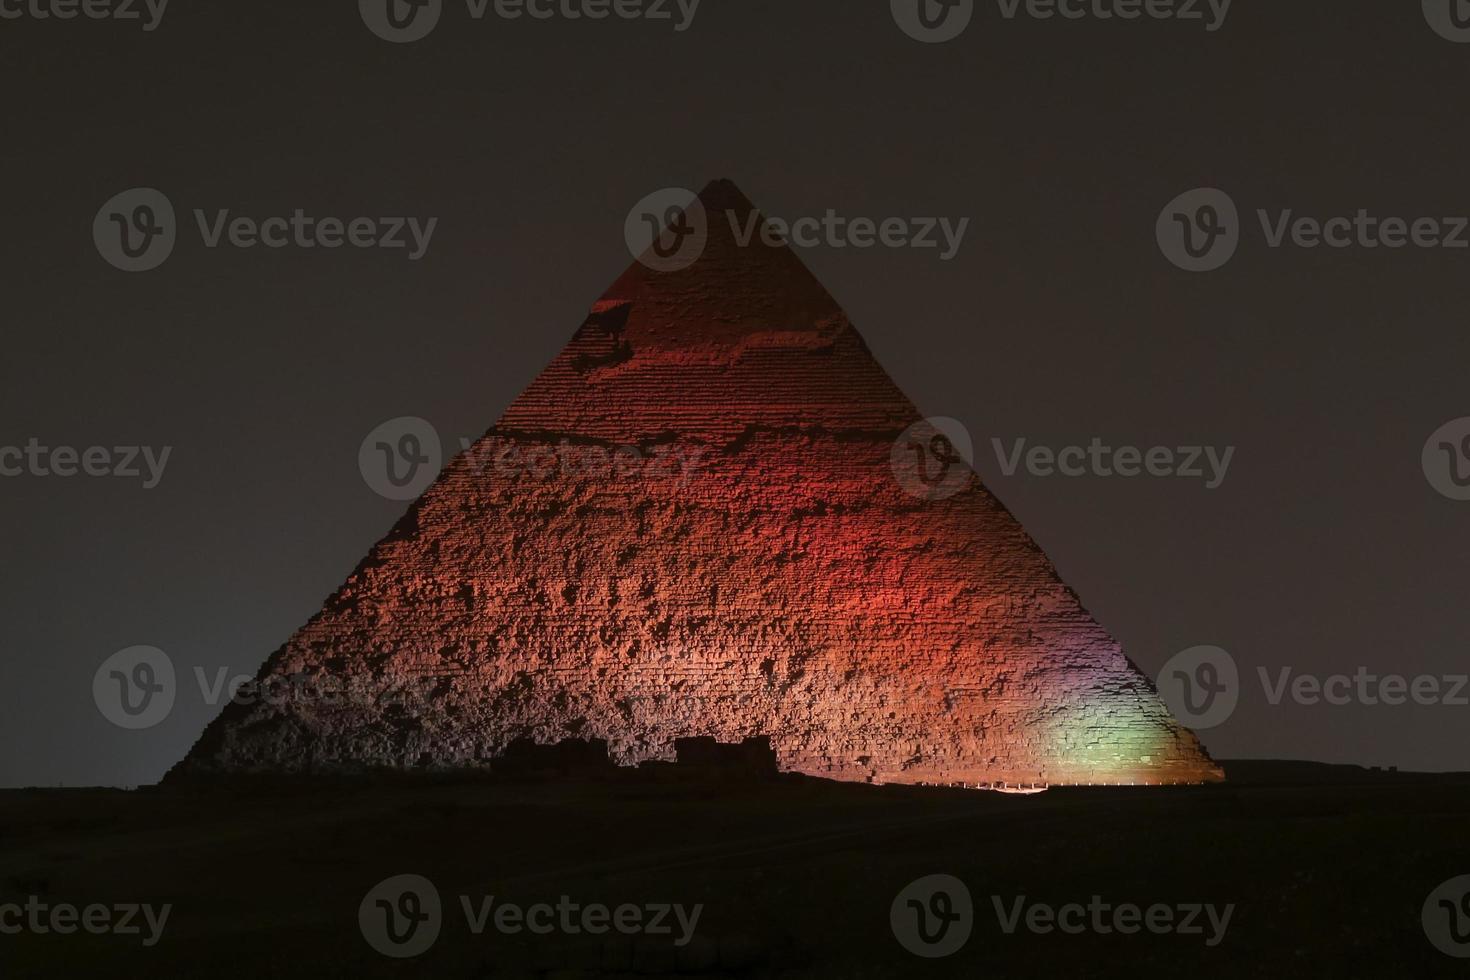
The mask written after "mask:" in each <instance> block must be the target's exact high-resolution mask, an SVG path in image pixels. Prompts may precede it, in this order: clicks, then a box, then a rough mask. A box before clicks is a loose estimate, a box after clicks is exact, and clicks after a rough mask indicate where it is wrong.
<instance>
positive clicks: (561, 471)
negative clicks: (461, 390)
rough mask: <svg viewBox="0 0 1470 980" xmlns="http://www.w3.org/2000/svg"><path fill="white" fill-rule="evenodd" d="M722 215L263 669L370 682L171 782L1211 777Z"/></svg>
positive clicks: (800, 276)
mask: <svg viewBox="0 0 1470 980" xmlns="http://www.w3.org/2000/svg"><path fill="white" fill-rule="evenodd" d="M700 198H701V203H702V204H703V209H704V219H705V220H704V225H705V227H706V228H707V238H706V237H705V236H701V244H702V246H703V248H702V251H700V252H699V254H698V256H697V258H695V259H694V260H693V261H692V262H691V263H690V264H688V265H687V266H685V267H683V268H674V267H673V266H677V265H679V264H680V263H678V262H673V263H670V262H663V261H659V256H657V255H655V256H653V257H652V259H651V261H650V262H649V263H648V264H644V263H635V264H634V265H633V266H632V268H630V269H629V270H628V271H627V272H626V273H624V274H623V276H622V277H621V278H620V279H618V281H617V282H616V283H614V284H613V286H612V288H611V289H609V290H608V292H607V293H606V295H604V296H603V298H602V299H601V300H599V301H598V302H597V303H596V304H595V306H594V307H593V310H592V313H591V315H590V316H589V318H588V319H587V321H586V322H585V323H584V324H583V325H582V327H581V329H579V330H578V331H577V333H576V335H575V336H574V337H573V339H572V340H571V342H570V343H569V344H568V345H567V347H566V348H565V349H564V350H563V351H562V352H561V354H560V355H559V356H558V357H557V358H556V359H555V361H553V362H552V364H551V365H550V366H548V367H547V368H546V369H545V371H543V372H542V374H541V375H540V376H539V377H538V378H537V379H536V380H535V381H534V382H532V383H531V385H530V387H529V388H527V389H526V391H525V392H524V393H522V394H521V396H520V397H519V398H518V399H516V401H515V402H514V403H513V404H512V405H511V406H510V408H509V409H508V410H507V411H506V413H505V415H504V417H503V418H501V419H500V421H499V422H498V423H497V424H496V425H495V427H494V428H492V429H491V430H490V431H489V433H487V434H486V435H485V436H484V438H483V439H482V440H481V441H480V442H479V443H477V444H476V445H475V446H474V447H472V448H471V449H470V450H469V451H467V452H466V453H464V454H463V455H461V456H460V457H458V458H457V459H455V460H454V461H453V462H452V463H450V464H449V466H448V467H446V469H445V471H444V472H443V473H442V474H441V476H440V477H439V479H438V481H437V482H436V483H435V484H434V485H433V486H432V487H431V488H430V489H429V490H428V491H427V492H425V493H424V495H423V496H422V497H421V498H420V499H419V500H418V501H417V502H416V503H415V504H414V505H413V506H412V508H411V509H410V510H409V512H408V514H407V515H406V516H405V517H404V518H403V520H402V521H401V522H400V523H399V525H398V526H397V527H396V528H395V529H394V530H393V532H392V533H391V534H390V535H389V536H388V537H387V538H386V539H384V540H383V541H381V542H380V543H379V544H378V545H377V546H376V547H375V548H374V549H373V551H372V553H371V554H370V556H369V557H368V558H367V559H366V560H365V561H364V562H363V563H362V565H361V566H360V567H359V568H358V569H357V571H356V572H354V573H353V575H352V576H351V578H349V579H348V580H347V582H346V583H345V584H344V585H343V586H342V587H341V589H340V590H339V591H338V592H337V593H336V594H335V595H334V596H333V597H332V598H331V599H330V600H328V602H327V603H326V605H325V607H324V608H323V610H322V611H321V612H320V613H319V614H318V615H317V616H316V617H314V618H313V619H312V620H311V622H309V623H308V624H307V625H306V626H304V627H303V628H302V629H301V630H300V631H299V632H297V633H296V634H295V635H294V636H293V637H291V639H290V640H289V641H288V642H287V643H286V645H285V646H284V647H283V648H282V649H281V650H279V651H278V652H277V653H276V654H275V655H274V656H272V657H271V658H270V660H269V661H268V662H267V663H266V665H265V667H264V668H263V669H262V675H261V676H262V680H263V681H267V682H269V681H272V680H274V681H277V682H279V684H280V687H281V688H282V689H287V688H291V687H293V686H295V687H296V688H298V689H299V687H300V685H301V682H302V679H305V681H306V682H307V683H308V684H309V683H311V682H313V681H324V682H325V681H329V682H332V683H334V684H340V685H344V686H345V687H346V689H347V690H349V691H356V692H359V693H360V692H362V691H370V692H373V695H372V696H369V697H362V696H348V697H344V698H333V699H321V698H310V699H307V698H273V699H266V700H265V701H263V702H262V703H257V704H254V705H237V704H231V705H230V706H229V707H228V708H227V709H226V711H225V712H224V713H223V715H222V716H221V717H220V718H219V719H218V720H217V721H216V722H215V723H214V724H213V725H211V726H210V728H209V729H208V730H207V731H206V733H205V735H204V737H203V738H202V739H201V740H200V742H199V744H198V745H196V746H195V748H194V750H193V751H192V752H191V754H190V756H189V757H188V758H187V759H186V760H185V762H184V763H183V764H182V767H181V771H183V772H210V771H246V770H250V771H257V770H263V771H308V770H310V771H320V770H354V769H361V768H364V767H374V766H389V767H405V768H406V767H419V766H422V765H425V764H429V765H434V766H442V767H451V768H452V767H484V766H491V767H492V768H493V760H494V758H495V757H496V756H497V755H498V754H500V752H502V751H503V749H504V748H505V746H506V745H508V744H509V743H510V742H512V741H513V740H515V739H517V738H523V737H529V738H532V739H534V740H536V741H538V742H542V743H555V742H558V741H561V740H563V739H567V738H573V737H576V738H584V739H585V738H601V739H605V740H607V742H608V743H609V746H610V751H611V753H612V756H613V759H614V761H616V762H619V763H622V764H633V763H636V762H639V761H642V760H647V759H671V758H672V757H673V744H674V740H675V739H676V738H681V737H686V736H714V737H715V738H717V739H719V740H721V741H730V742H736V741H740V740H741V739H743V738H746V737H750V736H767V737H769V738H770V740H771V744H772V746H773V747H774V748H775V750H776V753H777V757H778V760H779V762H780V765H781V766H782V768H784V769H787V770H792V771H798V772H803V773H808V774H812V775H816V776H824V777H829V778H834V779H843V780H859V781H874V782H903V783H921V782H922V783H946V784H959V783H966V784H970V785H981V784H986V785H989V784H996V783H1001V782H1005V783H1009V784H1016V783H1025V784H1033V783H1049V784H1064V783H1123V784H1129V783H1138V784H1143V783H1179V782H1201V781H1210V780H1216V779H1219V778H1221V774H1220V770H1219V768H1218V767H1217V766H1216V765H1215V764H1214V762H1212V761H1211V760H1210V758H1209V757H1208V756H1207V755H1206V754H1205V752H1204V750H1203V748H1202V747H1201V746H1200V744H1199V742H1198V740H1197V739H1196V738H1195V736H1194V735H1193V734H1192V733H1191V732H1189V731H1188V730H1186V729H1184V728H1183V727H1182V726H1180V725H1179V724H1178V723H1177V722H1176V721H1175V720H1174V719H1173V718H1171V717H1170V715H1169V713H1168V710H1167V709H1166V708H1165V706H1164V704H1163V702H1162V701H1161V700H1160V698H1159V697H1158V695H1157V694H1156V693H1155V691H1154V689H1153V686H1152V685H1151V684H1150V683H1149V682H1148V680H1147V679H1146V678H1145V677H1144V676H1143V675H1142V674H1141V673H1140V672H1139V671H1138V670H1137V669H1136V668H1135V667H1134V666H1133V665H1132V664H1131V663H1130V662H1129V661H1128V660H1127V659H1126V658H1125V657H1124V656H1123V654H1122V651H1121V650H1120V649H1119V647H1118V645H1117V643H1116V642H1114V640H1113V639H1112V638H1111V637H1110V636H1109V635H1108V634H1107V633H1106V632H1105V631H1104V630H1103V629H1102V628H1101V627H1100V626H1099V625H1098V624H1097V623H1096V622H1094V621H1093V619H1092V617H1091V616H1090V615H1089V614H1088V613H1087V611H1086V610H1085V609H1083V608H1082V606H1081V604H1080V603H1079V601H1078V599H1077V597H1076V595H1074V594H1073V592H1072V591H1071V590H1070V589H1069V588H1067V586H1066V585H1065V584H1064V583H1062V582H1061V581H1060V579H1059V578H1058V577H1057V574H1056V571H1055V569H1054V568H1053V567H1052V565H1051V563H1050V562H1049V561H1048V560H1047V558H1046V556H1045V555H1044V554H1042V553H1041V551H1040V550H1039V549H1038V548H1037V547H1036V545H1035V544H1034V543H1033V542H1032V541H1031V539H1030V538H1029V537H1028V536H1027V535H1026V532H1025V531H1024V530H1023V529H1022V528H1021V527H1020V525H1019V524H1018V523H1017V522H1016V521H1015V519H1014V518H1012V517H1011V515H1010V514H1009V513H1008V512H1007V511H1006V510H1005V509H1004V508H1003V507H1002V506H1001V505H1000V504H999V503H998V502H997V500H996V499H995V498H994V497H993V496H992V495H991V494H990V493H989V492H988V491H986V490H985V489H984V488H983V487H982V486H981V485H980V483H979V481H978V479H975V478H974V477H973V475H972V474H971V473H970V471H969V470H968V468H964V467H963V466H962V464H954V467H956V468H953V469H951V470H950V471H948V472H947V473H946V474H945V475H944V478H943V480H942V481H940V480H939V478H938V477H936V475H935V473H934V472H933V470H932V468H926V467H925V464H924V463H923V461H916V463H915V465H916V467H917V470H916V471H914V472H908V471H906V470H905V466H904V462H903V461H904V459H905V458H906V453H907V451H908V449H909V448H912V447H907V446H905V445H904V443H903V440H904V439H905V438H907V436H906V435H905V433H906V432H909V431H910V430H911V427H912V426H914V425H915V424H916V423H919V422H920V421H921V416H920V413H919V412H918V410H917V409H916V408H915V407H914V405H913V404H912V403H911V402H910V401H909V400H908V398H907V397H905V396H904V394H903V393H902V392H900V391H899V390H898V389H897V387H896V386H895V385H894V384H893V382H892V381H891V380H890V379H889V377H888V376H887V374H886V373H884V371H883V369H882V368H881V367H879V365H878V364H877V362H876V361H875V360H874V359H873V357H872V355H871V354H870V353H869V351H868V349H867V346H866V345H865V344H864V342H863V340H862V338H861V337H860V336H858V334H857V332H856V331H855V330H854V329H853V327H852V325H851V324H849V323H848V321H847V318H846V316H845V315H844V314H843V312H842V310H841V309H840V308H839V307H838V305H837V304H836V303H835V302H834V301H833V299H832V297H831V296H829V295H828V294H827V292H826V290H824V289H823V288H822V286H821V285H820V284H819V283H818V282H817V281H816V280H815V279H814V278H813V277H812V276H811V275H810V273H809V272H808V271H807V270H806V268H805V267H804V266H803V265H802V263H801V262H800V260H799V259H798V258H797V257H796V256H795V255H794V254H793V253H792V251H791V250H790V249H789V248H786V247H784V246H783V247H775V246H772V245H769V244H767V243H766V242H764V241H763V240H762V238H761V236H760V235H759V234H756V235H755V236H754V237H753V238H751V240H750V241H749V242H748V243H742V242H741V241H740V240H739V238H738V237H737V235H736V233H735V230H733V229H745V228H748V227H749V224H748V222H749V221H750V220H751V205H750V204H749V202H747V201H746V200H745V198H744V197H743V196H742V195H741V194H740V192H739V191H738V190H736V189H735V188H734V187H733V186H732V185H730V184H728V183H723V182H718V183H715V184H712V185H711V186H710V187H709V188H707V189H706V190H705V191H704V192H703V193H702V194H701V195H700ZM650 266H656V267H660V268H653V267H650ZM896 446H897V449H896V448H895V447H896ZM956 476H957V477H958V478H959V479H958V480H957V481H956V479H955V477H956ZM384 692H407V696H404V697H395V696H392V694H391V693H389V694H388V695H387V696H380V695H383V694H384Z"/></svg>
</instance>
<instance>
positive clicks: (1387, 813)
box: [0, 763, 1470, 980]
mask: <svg viewBox="0 0 1470 980" xmlns="http://www.w3.org/2000/svg"><path fill="white" fill-rule="evenodd" d="M1228 768H1229V771H1230V773H1231V776H1232V782H1231V783H1230V784H1228V785H1226V786H1218V787H1200V788H1181V789H1168V790H1146V789H1137V790H1127V789H1113V790H1052V791H1050V792H1047V793H1045V794H1042V795H1039V796H1034V797H1014V796H1002V795H997V794H993V793H986V792H976V791H951V790H922V789H913V788H900V787H865V786H850V785H834V784H827V783H821V782H817V781H813V780H805V779H800V778H786V777H783V778H782V779H780V780H776V781H767V782H753V783H752V782H739V781H732V780H730V779H723V778H711V777H704V778H695V777H690V776H687V775H686V776H683V777H680V778H673V777H671V776H670V775H669V774H664V775H663V776H661V777H659V778H657V779H654V778H650V777H648V776H646V775H640V776H639V777H636V778H634V777H629V778H620V779H616V780H607V779H587V780H571V781H565V780H558V781H542V782H529V781H522V782H516V783H493V782H484V781H481V782H469V781H463V780H459V781H453V780H443V779H429V778H423V779H406V778H400V779H394V780H390V781H377V782H372V783H333V784H315V785H313V786H311V787H310V788H308V787H306V786H303V785H299V784H298V785H288V784H275V785H262V784H254V785H250V786H236V787H219V786H214V787H198V786H196V787H167V788H162V789H150V790H142V791H137V792H130V793H125V792H115V791H73V790H49V791H43V790H37V791H12V792H4V793H0V906H3V905H4V903H17V904H22V905H23V904H25V903H26V902H27V901H28V900H32V897H33V896H34V901H39V902H43V903H46V904H47V906H48V907H51V906H56V905H58V904H71V905H75V906H78V907H81V908H85V907H86V906H88V905H93V904H103V905H108V906H117V905H127V904H132V903H148V904H152V905H154V906H155V907H157V906H161V905H163V904H165V903H167V904H171V905H172V906H173V908H172V911H171V913H170V917H169V919H168V921H167V925H166V927H165V929H164V931H163V933H162V936H161V938H160V939H159V941H158V942H157V943H156V945H154V946H152V947H151V948H149V947H145V946H144V939H145V937H146V936H147V935H148V931H149V930H148V928H147V926H146V925H144V926H143V929H142V935H116V934H102V935H90V934H86V933H84V932H77V933H75V934H71V935H57V934H54V933H53V934H46V935H37V934H35V933H34V932H32V931H29V930H27V931H23V932H22V933H20V934H18V935H0V977H4V978H11V977H33V976H34V977H64V978H73V977H79V978H87V977H107V978H122V977H151V978H171V977H249V978H252V980H255V978H269V977H296V976H301V977H314V978H331V977H351V978H361V977H378V976H385V977H386V976H398V977H418V976H423V977H444V978H459V977H464V978H471V977H487V978H489V977H548V978H550V977H558V978H571V977H614V976H639V977H642V976H666V977H667V976H744V977H806V976H821V977H844V978H846V977H853V978H861V977H910V976H912V977H926V976H934V977H1053V976H1057V977H1129V978H1137V977H1184V978H1190V980H1194V978H1201V977H1303V978H1307V977H1330V978H1344V977H1373V978H1393V977H1440V976H1446V977H1449V976H1467V975H1470V960H1466V959H1454V958H1451V957H1449V956H1446V955H1445V954H1443V953H1441V952H1439V951H1437V950H1436V949H1435V948H1434V947H1433V946H1432V945H1431V944H1430V942H1429V940H1428V939H1427V938H1426V934H1425V931H1424V928H1423V926H1422V925H1421V919H1420V913H1421V907H1422V906H1423V904H1424V902H1425V899H1426V898H1427V897H1428V896H1429V894H1430V892H1431V891H1433V890H1434V889H1435V888H1436V887H1437V886H1438V885H1440V884H1441V883H1442V882H1444V881H1445V880H1446V879H1450V878H1453V877H1455V876H1458V875H1463V874H1470V845H1467V837H1470V779H1467V778H1466V777H1434V778H1423V777H1412V776H1388V775H1387V774H1384V775H1381V776H1372V775H1369V774H1363V773H1361V771H1358V770H1332V769H1327V768H1325V767H1312V766H1292V765H1289V764H1270V763H1239V764H1235V765H1231V766H1229V767H1228ZM399 874H416V875H422V876H424V877H425V878H427V879H429V880H430V881H432V882H433V883H434V885H435V886H436V887H437V890H438V892H439V894H440V896H441V899H442V902H443V910H444V912H443V919H442V927H441V931H440V935H439V938H438V940H437V941H436V942H435V943H434V944H433V946H432V947H431V948H430V949H429V950H428V951H427V952H425V953H423V954H422V955H420V956H418V957H416V958H412V959H392V958H388V957H385V956H383V955H382V954H380V953H378V952H376V951H375V950H374V949H373V948H371V947H370V946H369V944H368V942H367V941H366V940H365V938H364V934H363V932H362V930H361V928H360V926H359V921H358V910H359V905H360V904H362V902H363V899H364V897H365V896H367V894H368V892H369V890H370V889H372V888H373V887H374V886H375V885H376V884H377V883H379V882H380V881H382V880H383V879H385V878H388V877H390V876H394V875H399ZM933 874H947V875H952V876H954V877H955V878H958V879H960V880H961V881H963V882H964V883H965V885H966V886H967V887H968V889H969V892H970V893H971V895H972V897H973V907H974V917H973V933H972V934H971V936H970V938H969V941H968V943H967V944H965V945H964V946H963V948H961V949H959V950H958V951H957V952H955V953H953V955H950V956H948V957H945V958H939V959H928V958H921V957H919V956H916V955H914V954H913V953H910V952H908V951H907V950H906V949H905V948H904V947H903V946H901V945H900V943H899V942H898V940H897V939H896V938H895V934H894V930H893V928H892V927H891V925H890V905H891V904H892V903H893V902H894V899H895V897H896V896H897V895H898V893H899V891H900V890H901V889H903V888H904V887H905V886H906V885H908V884H909V883H910V882H912V881H914V880H915V879H918V878H921V877H923V876H927V875H933ZM491 895H493V896H495V900H496V902H497V903H506V902H509V903H514V904H516V905H519V906H522V907H529V906H532V905H534V904H536V903H538V902H547V903H551V904H553V905H554V904H556V903H557V902H558V901H559V900H560V899H561V897H562V896H567V899H568V900H569V901H571V902H576V903H577V904H578V905H579V906H586V905H589V904H592V903H603V904H606V905H607V906H609V907H612V908H616V907H617V906H619V905H623V904H633V905H639V906H646V905H648V904H650V903H681V904H683V905H684V906H685V907H686V908H689V907H692V906H694V905H697V904H700V905H703V910H702V912H701V914H700V918H699V920H698V923H697V927H696V929H695V932H694V938H693V939H692V940H691V941H690V942H688V943H687V944H686V945H684V946H682V947H676V946H675V945H674V940H675V939H676V938H678V936H679V933H680V929H679V928H678V927H677V926H675V927H674V931H673V934H672V935H636V936H634V935H621V934H618V933H616V932H613V933H609V934H607V935H601V936H592V935H588V934H585V933H581V934H577V935H570V934H567V932H566V931H564V930H559V931H556V932H553V933H551V934H549V935H532V934H529V933H526V932H520V933H518V934H505V933H500V932H496V931H495V928H494V926H493V924H492V925H491V926H490V927H489V929H488V930H487V931H485V932H484V933H483V934H480V935H476V934H475V933H474V932H473V931H472V930H471V928H470V925H469V924H468V922H467V920H466V916H465V913H464V910H463V909H462V908H461V902H460V896H469V897H470V898H471V900H472V907H477V906H478V905H479V903H480V902H481V900H482V899H483V898H484V897H486V896H491ZM1094 895H1096V896H1099V898H1100V900H1101V901H1103V902H1107V903H1109V904H1111V905H1117V904H1120V903H1135V904H1137V905H1139V906H1143V907H1147V906H1150V905H1154V904H1159V903H1162V904H1166V905H1173V906H1186V905H1190V904H1194V903H1211V904H1214V905H1216V906H1217V907H1221V908H1223V906H1226V905H1229V904H1233V905H1234V906H1235V909H1234V912H1233V915H1232V917H1231V920H1230V922H1229V926H1228V929H1227V930H1226V931H1225V933H1224V937H1223V940H1221V941H1220V942H1219V943H1218V944H1217V945H1215V946H1213V947H1211V946H1209V945H1207V942H1208V941H1209V939H1210V933H1211V929H1210V927H1209V926H1208V924H1207V922H1206V920H1205V919H1204V918H1203V916H1201V918H1200V922H1201V924H1203V925H1204V927H1205V928H1204V933H1203V934H1198V935H1178V934H1153V933H1149V932H1139V933H1137V934H1133V935H1123V934H1119V933H1116V932H1113V933H1110V934H1106V935H1104V934H1099V933H1098V932H1096V931H1092V930H1089V931H1086V932H1083V933H1081V934H1060V933H1056V932H1053V933H1050V934H1035V933H1032V932H1029V931H1027V930H1026V928H1025V926H1024V925H1022V927H1021V928H1020V929H1018V930H1017V931H1015V932H1014V933H1010V934H1008V933H1007V932H1005V931H1004V930H1003V929H1002V926H1001V924H1000V923H999V921H998V917H997V913H996V909H995V906H994V899H993V898H992V896H999V897H1000V899H1001V901H1002V902H1003V904H1004V905H1005V906H1007V907H1013V903H1014V902H1015V901H1016V900H1017V899H1018V898H1019V897H1020V896H1026V902H1027V903H1028V904H1029V903H1036V902H1042V903H1048V904H1052V905H1057V906H1061V905H1065V904H1067V903H1071V902H1077V903H1080V904H1082V905H1087V904H1088V903H1089V902H1091V901H1092V898H1093V896H1094ZM951 907H952V906H951ZM1181 914H1182V913H1181ZM6 921H13V920H5V919H0V925H4V924H5V922H6ZM543 921H544V920H543ZM138 922H139V923H140V924H141V923H142V919H141V917H140V918H139V920H138Z"/></svg>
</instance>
